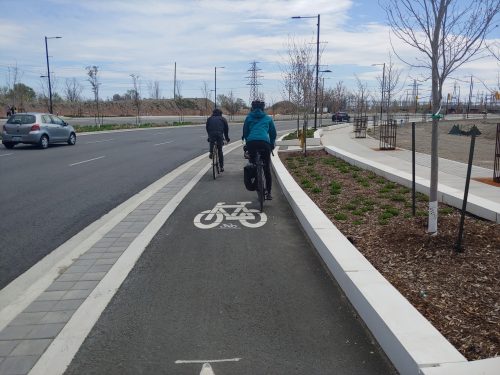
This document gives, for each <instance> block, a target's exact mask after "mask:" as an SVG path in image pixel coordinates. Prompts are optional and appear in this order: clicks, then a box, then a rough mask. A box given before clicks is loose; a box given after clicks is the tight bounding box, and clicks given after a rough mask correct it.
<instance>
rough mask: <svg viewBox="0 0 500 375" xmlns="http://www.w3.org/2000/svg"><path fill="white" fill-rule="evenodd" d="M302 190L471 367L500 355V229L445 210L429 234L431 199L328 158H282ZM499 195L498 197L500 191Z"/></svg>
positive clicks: (322, 155) (289, 155)
mask: <svg viewBox="0 0 500 375" xmlns="http://www.w3.org/2000/svg"><path fill="white" fill-rule="evenodd" d="M280 158H281V159H282V160H283V163H284V165H285V166H286V167H287V168H288V170H289V171H290V173H291V174H292V176H293V177H294V178H295V180H296V181H297V182H298V184H299V185H300V186H301V187H302V188H303V189H304V191H305V192H306V193H307V194H308V195H309V197H310V198H311V199H312V200H313V201H314V202H315V203H316V204H317V205H318V207H319V208H320V209H321V210H322V211H323V212H324V213H325V214H326V215H327V216H328V217H329V218H330V220H331V221H332V222H333V223H334V224H335V226H336V227H337V228H339V230H340V231H341V232H342V233H343V234H344V235H345V236H346V237H347V238H349V239H350V240H351V242H353V244H354V245H355V246H356V248H357V249H358V250H359V251H360V252H361V253H362V254H363V255H364V256H365V257H366V258H367V259H368V260H369V261H370V262H371V263H372V264H373V266H374V267H375V268H376V269H377V270H378V271H379V272H380V273H382V275H384V277H385V278H386V279H387V280H389V281H390V282H391V283H392V285H394V287H396V288H397V289H398V290H399V291H400V293H401V294H402V295H403V296H405V297H406V298H407V299H408V300H409V301H410V303H412V304H413V306H415V307H416V308H417V309H418V310H419V311H420V313H422V315H424V316H425V317H426V318H427V319H428V320H429V321H430V322H431V323H432V324H433V325H434V326H435V327H436V328H437V329H438V330H439V331H440V332H441V333H442V334H443V336H445V337H446V338H447V339H448V341H450V342H451V343H452V344H453V345H454V346H455V347H456V348H457V349H458V350H459V351H460V353H462V354H463V355H464V356H465V357H466V358H467V359H468V360H475V359H483V358H491V357H495V356H498V355H499V354H500V330H499V327H500V225H499V224H496V223H493V222H490V221H486V220H482V219H479V218H476V217H472V216H466V220H465V227H464V237H463V242H462V243H463V252H460V253H457V252H455V251H454V244H455V243H456V241H457V237H458V226H459V222H460V210H457V209H455V208H453V207H450V206H446V205H443V204H439V215H438V234H437V235H435V236H430V235H428V234H427V233H426V229H427V209H428V207H427V206H428V198H427V197H426V196H425V195H423V194H419V193H417V202H416V216H412V204H411V202H412V198H411V191H410V189H407V188H405V187H403V186H401V185H398V184H395V183H392V182H389V181H388V180H385V179H384V178H381V177H379V176H377V175H375V174H373V173H372V172H368V171H365V170H361V169H359V168H358V167H355V166H351V165H349V164H347V163H345V162H344V161H342V160H340V159H336V158H334V157H332V156H330V155H328V154H326V153H325V152H324V151H310V152H308V156H307V158H305V157H304V156H303V155H302V154H301V153H289V152H282V153H280ZM499 194H500V190H499Z"/></svg>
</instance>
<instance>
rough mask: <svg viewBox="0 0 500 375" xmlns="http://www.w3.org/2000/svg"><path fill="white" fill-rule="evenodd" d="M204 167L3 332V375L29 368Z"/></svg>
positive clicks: (141, 209)
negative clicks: (154, 221) (131, 247)
mask: <svg viewBox="0 0 500 375" xmlns="http://www.w3.org/2000/svg"><path fill="white" fill-rule="evenodd" d="M205 165H206V160H201V161H199V162H197V163H195V164H194V165H192V166H191V167H189V169H188V170H187V171H185V172H184V173H182V174H180V175H178V176H177V177H175V178H174V179H173V180H172V181H170V183H168V184H167V185H166V186H164V187H163V188H161V189H160V190H158V191H157V192H156V193H155V194H153V195H152V196H151V197H150V198H149V199H148V200H146V201H145V202H143V203H141V204H140V205H139V206H138V207H136V208H135V209H134V210H133V211H132V212H130V213H129V214H128V215H127V216H126V217H125V218H124V219H123V220H122V221H121V222H120V223H118V224H117V225H115V226H114V227H113V228H112V229H111V230H110V231H109V232H108V233H106V234H105V235H104V237H102V238H101V239H100V240H99V241H97V243H95V244H94V245H93V246H92V247H91V248H90V249H89V250H87V251H86V252H85V253H84V254H82V255H81V256H80V257H79V258H78V259H76V260H75V261H74V262H73V264H72V265H71V266H70V267H68V268H67V269H66V270H64V272H63V273H62V274H61V275H60V276H59V277H58V278H57V279H56V280H55V281H54V282H53V283H52V284H51V285H50V286H49V287H48V288H47V289H46V290H45V291H44V292H43V293H42V294H41V295H40V296H38V298H37V299H36V300H35V301H33V302H32V303H31V304H30V305H29V306H28V307H27V308H26V309H25V310H24V311H23V312H21V313H20V314H19V315H18V316H17V317H16V318H15V319H14V320H12V322H10V323H9V324H8V325H7V326H6V327H5V328H4V329H3V330H2V331H0V375H10V374H27V373H28V372H29V371H30V370H31V368H32V367H33V366H34V365H35V363H36V362H37V361H38V359H39V358H40V356H41V355H42V354H43V352H44V351H45V349H46V348H47V347H48V346H49V345H50V344H51V342H52V341H53V339H54V338H55V337H56V336H57V334H58V333H59V332H60V331H61V330H62V329H63V327H64V326H65V325H66V323H67V322H68V321H69V320H70V319H71V317H72V315H73V314H74V312H75V311H76V310H77V309H78V307H79V306H80V305H81V304H82V303H83V301H84V300H85V298H86V297H88V295H89V294H90V293H91V292H92V290H94V288H95V287H96V286H97V284H98V283H99V282H100V281H101V280H102V279H103V278H104V276H105V275H106V273H107V272H108V271H109V270H110V269H111V267H113V265H114V264H115V262H116V261H117V260H118V258H119V257H120V256H121V255H122V254H123V252H124V251H125V250H126V249H127V247H128V246H129V245H130V244H131V243H132V242H133V241H134V239H135V237H137V235H138V234H139V233H141V232H142V231H143V230H144V228H146V226H147V225H148V224H149V222H150V221H151V220H152V219H153V218H154V217H155V216H156V215H157V214H158V213H159V212H160V211H161V210H162V208H163V207H164V206H165V205H166V204H167V203H168V202H169V201H170V200H171V199H172V198H173V197H174V196H175V195H176V194H177V193H178V192H179V191H180V190H181V189H182V188H183V187H184V186H185V185H186V183H187V182H189V181H190V180H191V179H192V178H193V177H194V176H195V175H196V174H197V173H198V172H199V171H200V170H201V169H202V168H203V167H204V166H205Z"/></svg>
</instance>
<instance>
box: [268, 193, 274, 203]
mask: <svg viewBox="0 0 500 375" xmlns="http://www.w3.org/2000/svg"><path fill="white" fill-rule="evenodd" d="M272 200H273V196H272V195H271V193H266V201H272Z"/></svg>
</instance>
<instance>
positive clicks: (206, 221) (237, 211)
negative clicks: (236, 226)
mask: <svg viewBox="0 0 500 375" xmlns="http://www.w3.org/2000/svg"><path fill="white" fill-rule="evenodd" d="M250 203H252V202H236V204H225V202H218V203H217V204H216V205H215V207H214V208H212V209H211V210H205V211H202V212H200V213H199V214H197V215H196V216H195V217H194V220H193V223H194V225H195V226H196V227H197V228H200V229H211V228H215V227H217V226H218V225H219V224H221V223H222V222H223V221H224V220H227V221H239V222H240V224H241V225H243V226H245V227H247V228H258V227H261V226H263V225H264V224H266V222H267V215H266V214H265V213H264V212H260V211H259V210H256V209H253V208H247V207H246V205H247V204H250ZM229 210H233V212H231V213H230V212H228V211H229ZM221 228H222V227H221ZM224 228H225V229H228V227H224Z"/></svg>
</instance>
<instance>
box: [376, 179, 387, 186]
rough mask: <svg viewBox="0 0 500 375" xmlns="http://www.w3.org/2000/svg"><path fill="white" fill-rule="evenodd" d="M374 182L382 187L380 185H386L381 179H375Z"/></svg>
mask: <svg viewBox="0 0 500 375" xmlns="http://www.w3.org/2000/svg"><path fill="white" fill-rule="evenodd" d="M375 182H376V183H377V184H379V185H382V184H385V183H386V180H385V178H383V177H377V179H376V180H375Z"/></svg>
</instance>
